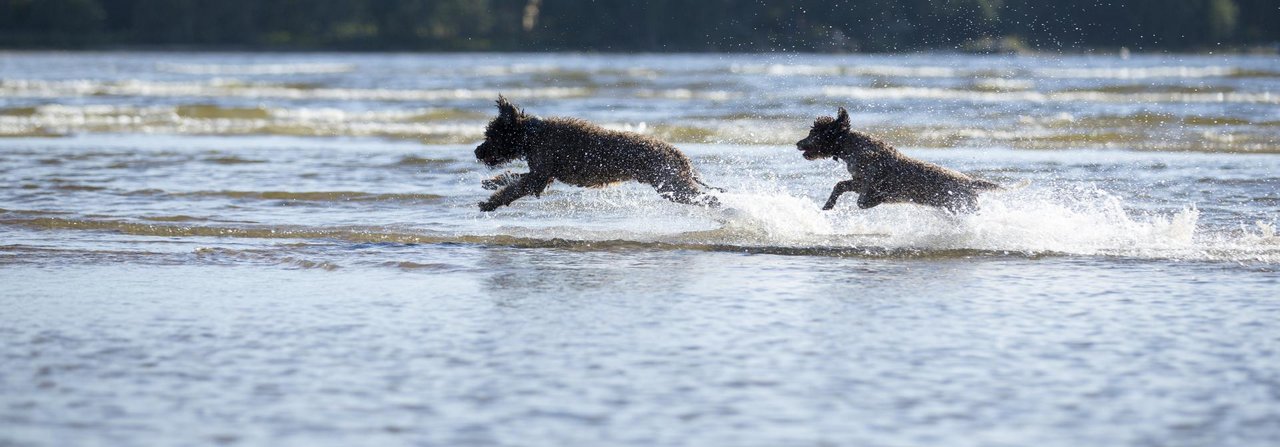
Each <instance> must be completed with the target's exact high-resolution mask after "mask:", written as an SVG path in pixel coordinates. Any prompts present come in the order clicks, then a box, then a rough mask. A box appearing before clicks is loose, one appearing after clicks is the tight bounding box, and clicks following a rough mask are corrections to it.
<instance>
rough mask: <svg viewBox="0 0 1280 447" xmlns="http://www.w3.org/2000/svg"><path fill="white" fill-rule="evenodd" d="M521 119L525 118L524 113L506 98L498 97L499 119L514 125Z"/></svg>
mask: <svg viewBox="0 0 1280 447" xmlns="http://www.w3.org/2000/svg"><path fill="white" fill-rule="evenodd" d="M520 118H524V111H523V110H520V109H517V108H516V105H515V104H512V103H511V101H508V100H507V98H506V97H505V96H502V95H498V119H501V120H505V121H509V122H512V123H514V122H516V121H518V120H519V119H520Z"/></svg>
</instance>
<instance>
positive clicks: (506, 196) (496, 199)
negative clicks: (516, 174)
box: [480, 172, 551, 211]
mask: <svg viewBox="0 0 1280 447" xmlns="http://www.w3.org/2000/svg"><path fill="white" fill-rule="evenodd" d="M549 184H551V176H548V175H544V174H535V173H532V172H530V173H527V174H523V175H521V176H520V180H518V181H516V182H515V183H513V184H510V185H507V187H505V188H502V190H500V191H498V192H495V193H493V195H492V196H489V200H487V201H484V202H480V211H493V210H496V209H498V207H500V206H506V205H510V204H511V202H514V201H516V199H519V198H521V197H524V196H527V195H529V194H542V190H544V189H546V188H547V185H549Z"/></svg>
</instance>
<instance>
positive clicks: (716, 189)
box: [693, 175, 729, 192]
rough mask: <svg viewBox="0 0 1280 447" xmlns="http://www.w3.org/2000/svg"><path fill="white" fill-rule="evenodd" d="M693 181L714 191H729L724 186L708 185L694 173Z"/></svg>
mask: <svg viewBox="0 0 1280 447" xmlns="http://www.w3.org/2000/svg"><path fill="white" fill-rule="evenodd" d="M693 181H695V182H698V184H699V185H702V187H704V188H707V189H710V190H712V191H716V192H729V191H726V190H725V189H724V188H719V187H715V186H711V185H708V184H707V182H704V181H702V179H701V178H699V177H698V176H696V175H695V176H694V177H693Z"/></svg>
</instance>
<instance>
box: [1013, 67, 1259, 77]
mask: <svg viewBox="0 0 1280 447" xmlns="http://www.w3.org/2000/svg"><path fill="white" fill-rule="evenodd" d="M1035 71H1036V72H1037V73H1039V74H1040V75H1042V76H1048V77H1052V78H1078V79H1153V78H1211V77H1223V76H1235V75H1239V74H1241V73H1242V72H1241V71H1240V69H1239V68H1236V67H1223V66H1209V67H1186V66H1178V67H1083V68H1041V69H1037V70H1035Z"/></svg>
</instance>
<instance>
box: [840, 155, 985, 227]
mask: <svg viewBox="0 0 1280 447" xmlns="http://www.w3.org/2000/svg"><path fill="white" fill-rule="evenodd" d="M877 142H878V143H880V144H878V145H875V146H873V148H872V149H869V150H866V151H863V152H860V153H859V154H858V157H857V158H856V159H855V160H851V161H849V162H848V168H849V172H850V173H851V174H853V175H854V176H855V177H856V176H859V175H863V176H867V177H868V180H869V181H870V183H871V184H872V185H874V190H875V193H876V194H877V195H878V196H879V198H880V199H881V202H882V203H902V202H911V203H917V204H921V205H930V206H937V207H942V208H947V209H949V210H952V211H964V210H972V209H976V208H977V199H978V192H980V191H983V190H989V189H998V188H1000V185H998V184H996V183H992V182H989V181H986V180H981V179H975V178H973V177H970V176H968V175H965V174H963V173H960V172H957V171H954V170H951V169H947V168H944V167H942V166H938V165H936V164H933V163H929V162H927V161H923V160H919V159H915V158H912V157H909V156H907V155H904V154H902V153H901V152H898V150H897V149H894V148H893V147H891V146H889V145H888V144H887V143H883V142H879V141H877Z"/></svg>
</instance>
